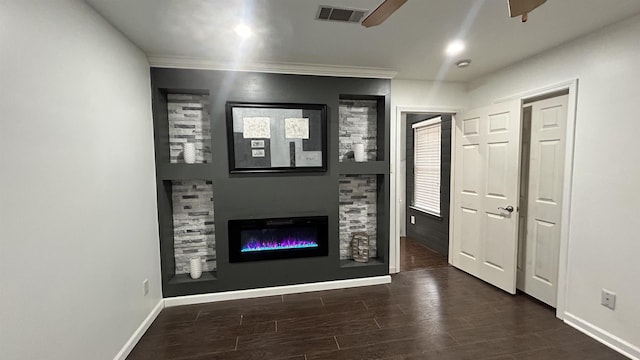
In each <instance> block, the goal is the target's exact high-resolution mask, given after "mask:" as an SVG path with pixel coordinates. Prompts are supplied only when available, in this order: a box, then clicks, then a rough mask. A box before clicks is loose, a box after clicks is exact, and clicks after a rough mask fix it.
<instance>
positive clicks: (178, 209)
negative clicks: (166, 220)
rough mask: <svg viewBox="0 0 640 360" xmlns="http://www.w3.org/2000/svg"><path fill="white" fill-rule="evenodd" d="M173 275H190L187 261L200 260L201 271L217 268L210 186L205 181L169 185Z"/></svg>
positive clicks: (211, 190)
mask: <svg viewBox="0 0 640 360" xmlns="http://www.w3.org/2000/svg"><path fill="white" fill-rule="evenodd" d="M171 190H172V196H171V197H172V202H173V239H174V244H173V246H174V256H175V260H176V274H187V273H189V260H190V259H191V257H193V256H199V257H200V258H201V259H202V271H213V270H215V268H216V237H215V226H214V220H213V219H214V218H213V184H212V183H211V181H205V180H181V181H172V182H171Z"/></svg>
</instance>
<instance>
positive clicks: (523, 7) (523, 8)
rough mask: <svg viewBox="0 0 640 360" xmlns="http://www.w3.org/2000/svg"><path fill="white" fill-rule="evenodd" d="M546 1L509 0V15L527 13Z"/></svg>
mask: <svg viewBox="0 0 640 360" xmlns="http://www.w3.org/2000/svg"><path fill="white" fill-rule="evenodd" d="M546 1H547V0H509V15H511V17H516V16H522V15H526V14H527V13H530V12H531V11H533V9H535V8H537V7H538V6H540V5H542V4H544V3H545V2H546Z"/></svg>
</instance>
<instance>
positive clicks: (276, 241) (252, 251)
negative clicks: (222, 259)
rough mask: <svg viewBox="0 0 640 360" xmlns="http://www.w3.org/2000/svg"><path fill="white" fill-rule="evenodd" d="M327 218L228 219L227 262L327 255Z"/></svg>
mask: <svg viewBox="0 0 640 360" xmlns="http://www.w3.org/2000/svg"><path fill="white" fill-rule="evenodd" d="M327 224H328V217H326V216H306V217H292V218H274V219H251V220H229V262H232V263H235V262H244V261H259V260H273V259H290V258H298V257H309V256H327V254H328V246H327V233H328V230H327Z"/></svg>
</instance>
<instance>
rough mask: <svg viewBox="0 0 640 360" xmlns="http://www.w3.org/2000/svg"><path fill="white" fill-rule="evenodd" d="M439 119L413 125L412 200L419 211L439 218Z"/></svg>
mask: <svg viewBox="0 0 640 360" xmlns="http://www.w3.org/2000/svg"><path fill="white" fill-rule="evenodd" d="M441 122H442V120H441V118H439V117H437V118H434V119H429V120H425V121H421V122H419V123H415V124H413V156H414V157H413V188H414V190H413V200H412V203H411V205H412V206H413V207H414V208H416V209H418V210H421V211H424V212H427V213H429V214H432V215H436V216H440V149H441Z"/></svg>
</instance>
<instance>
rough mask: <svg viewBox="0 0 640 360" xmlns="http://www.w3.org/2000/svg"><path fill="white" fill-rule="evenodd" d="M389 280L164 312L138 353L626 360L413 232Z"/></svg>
mask: <svg viewBox="0 0 640 360" xmlns="http://www.w3.org/2000/svg"><path fill="white" fill-rule="evenodd" d="M403 251H404V252H405V253H403V254H402V261H403V263H402V265H401V269H403V270H405V271H404V272H401V273H400V274H397V275H393V281H392V283H391V284H389V285H379V286H369V287H361V288H354V289H343V290H331V291H322V292H314V293H304V294H294V295H284V296H273V297H266V298H258V299H249V300H236V301H225V302H218V303H210V304H201V305H191V306H182V307H174V308H167V309H164V310H163V311H162V312H161V313H160V315H159V316H158V318H157V319H156V321H155V322H154V323H153V325H152V326H151V327H150V328H149V330H148V331H147V333H146V334H145V335H144V336H143V338H142V339H141V341H140V342H139V343H138V345H137V346H136V347H135V349H134V350H133V352H132V353H131V355H130V356H129V357H128V359H129V360H142V359H154V360H165V359H166V360H168V359H184V360H205V359H229V360H233V359H291V360H293V359H295V360H316V359H345V360H346V359H348V360H358V359H362V360H365V359H366V360H372V359H392V360H409V359H411V360H413V359H445V360H446V359H473V360H479V359H495V360H507V359H509V360H524V359H527V360H530V359H594V360H596V359H624V357H623V356H621V355H619V354H617V353H615V352H614V351H612V350H610V349H608V348H607V347H605V346H603V345H601V344H599V343H597V342H596V341H594V340H592V339H590V338H589V337H587V336H585V335H583V334H581V333H579V332H578V331H576V330H573V329H572V328H570V327H569V326H567V325H565V324H563V323H562V322H561V321H560V320H557V319H556V318H555V316H554V311H553V310H552V309H550V308H548V307H546V306H544V305H541V304H540V303H538V302H536V301H533V300H531V299H530V298H529V297H527V296H526V295H516V296H511V295H508V294H506V293H504V292H502V291H500V290H497V289H496V288H494V287H492V286H489V285H487V284H485V283H484V282H482V281H480V280H477V279H475V278H474V277H471V276H469V275H467V274H465V273H463V272H461V271H458V270H456V269H454V268H452V267H450V266H448V265H447V263H446V259H444V258H443V257H441V256H440V255H438V254H436V253H434V252H433V251H431V250H429V249H426V248H424V247H422V246H421V245H419V244H417V243H416V242H414V241H412V240H411V239H405V240H403Z"/></svg>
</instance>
